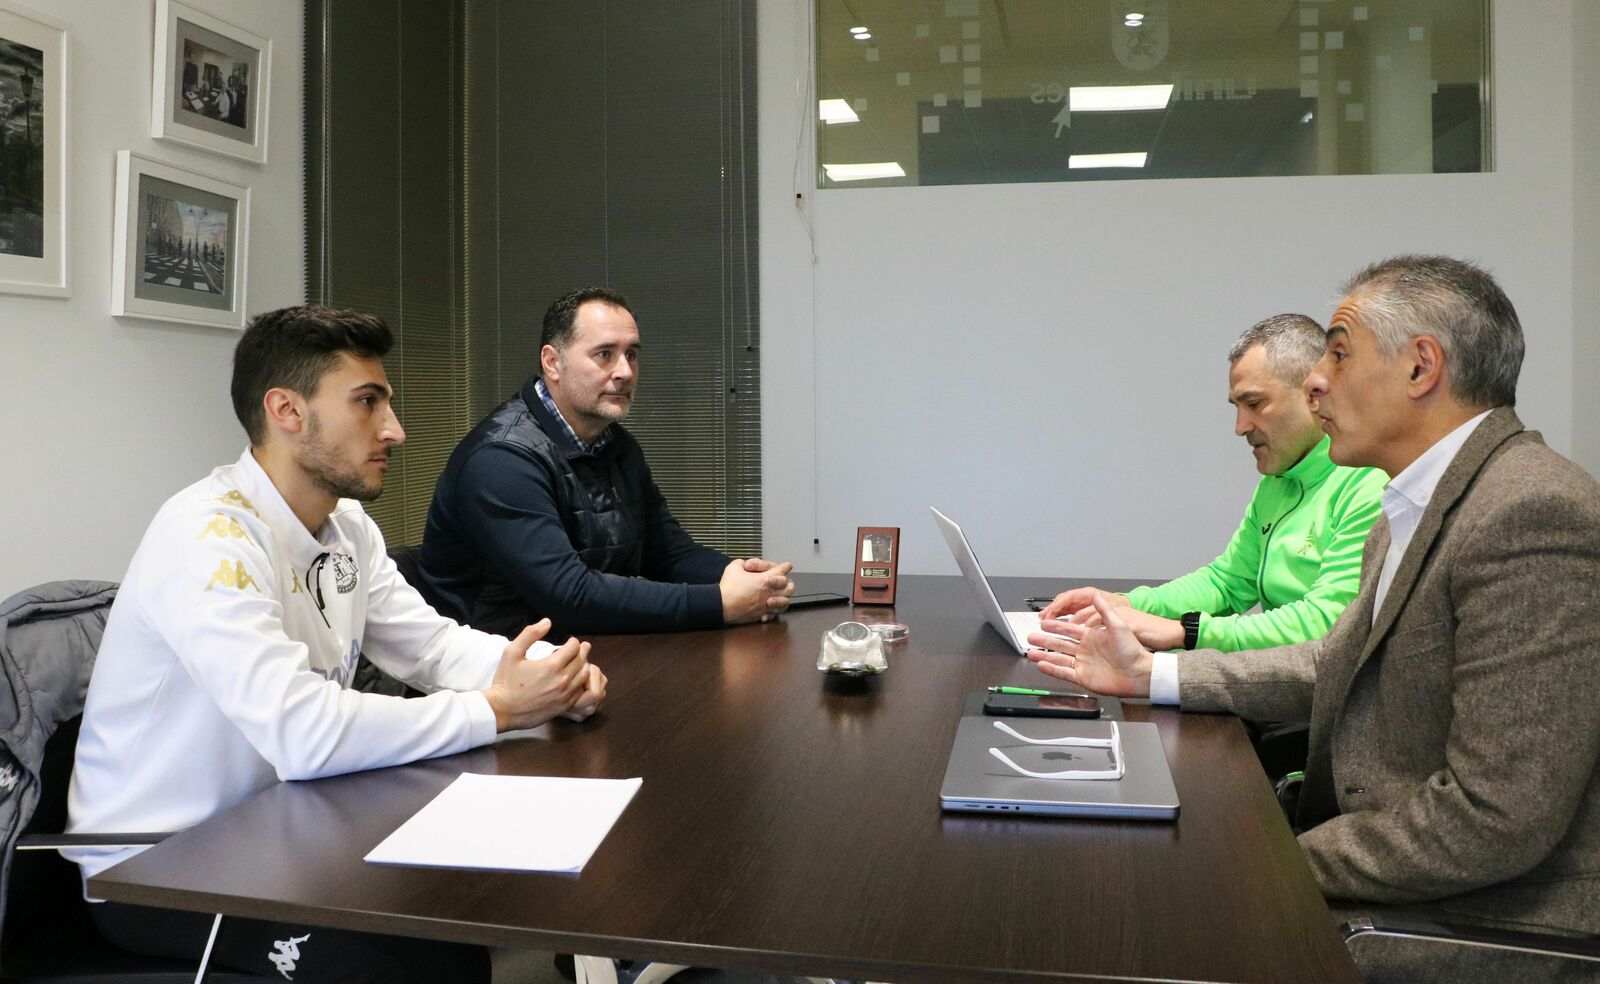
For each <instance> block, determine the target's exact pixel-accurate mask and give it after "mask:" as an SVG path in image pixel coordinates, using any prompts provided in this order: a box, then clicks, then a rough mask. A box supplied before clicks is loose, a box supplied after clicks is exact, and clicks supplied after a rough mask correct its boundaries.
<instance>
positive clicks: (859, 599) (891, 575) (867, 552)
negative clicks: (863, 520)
mask: <svg viewBox="0 0 1600 984" xmlns="http://www.w3.org/2000/svg"><path fill="white" fill-rule="evenodd" d="M899 564H900V527H898V526H858V527H856V587H855V591H854V593H852V594H851V596H850V601H851V602H852V603H853V604H857V605H892V604H894V581H895V572H896V571H897V570H898V569H899Z"/></svg>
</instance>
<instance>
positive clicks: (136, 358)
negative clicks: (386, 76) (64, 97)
mask: <svg viewBox="0 0 1600 984" xmlns="http://www.w3.org/2000/svg"><path fill="white" fill-rule="evenodd" d="M23 2H25V3H27V4H29V5H31V6H32V7H33V8H34V9H36V10H38V11H39V12H41V13H44V14H48V15H49V16H51V17H54V18H56V19H57V20H60V21H64V22H65V23H66V24H67V27H68V38H69V50H68V60H69V64H70V73H71V77H70V80H69V82H70V89H71V92H70V97H69V98H70V107H69V117H68V122H69V131H68V182H69V186H68V189H67V197H68V200H69V202H70V203H71V204H70V207H71V214H70V218H69V223H68V232H67V249H68V251H69V257H70V263H71V276H72V282H71V288H72V296H71V297H70V298H68V299H66V300H47V299H42V298H31V297H20V296H13V295H5V294H0V438H3V440H4V448H3V450H0V455H3V457H0V462H3V464H0V517H4V518H3V520H0V597H3V596H6V595H9V594H11V593H12V592H14V591H17V590H20V589H21V588H24V587H26V586H28V585H30V584H34V583H37V582H39V581H44V580H51V579H55V578H65V577H88V578H104V579H107V580H119V579H120V578H121V577H122V574H123V572H124V570H125V569H126V567H127V564H128V560H129V558H130V557H131V556H132V554H133V550H134V548H135V547H136V546H137V545H138V541H139V537H140V536H141V535H142V533H143V531H144V528H145V526H146V525H147V524H148V523H149V521H150V517H151V516H152V515H154V513H155V510H156V508H157V507H158V506H159V505H160V504H161V503H162V501H164V500H165V499H166V498H167V497H168V496H170V495H171V494H172V493H174V492H176V491H177V490H178V489H180V488H182V487H183V486H185V485H187V484H189V483H190V482H193V481H195V480H196V479H198V478H200V477H202V476H203V475H204V474H205V473H206V472H207V471H209V470H210V469H211V468H212V467H214V466H215V465H217V464H220V463H222V462H225V461H230V460H232V459H233V458H235V457H237V456H238V454H239V452H240V450H241V449H242V448H243V447H244V434H243V432H242V431H241V430H240V428H239V425H238V424H237V422H235V420H234V418H233V412H232V410H231V408H230V404H229V402H228V377H229V372H230V366H231V358H232V354H233V345H234V342H235V341H236V340H237V339H238V334H237V333H236V332H231V331H221V330H216V329H202V328H187V327H182V326H178V325H168V324H161V323H159V322H150V321H139V320H136V319H132V318H128V319H114V318H112V317H111V316H110V315H109V314H107V312H108V311H109V310H110V305H111V300H110V289H111V228H112V201H113V183H114V176H115V173H116V164H115V158H116V152H117V151H118V150H122V149H128V150H133V151H135V152H137V153H140V154H143V155H145V156H147V157H153V158H156V159H158V160H163V161H169V162H171V163H174V164H178V165H180V166H184V167H188V168H191V169H194V170H199V171H201V172H203V173H207V174H212V175H215V176H217V177H219V178H222V179H224V180H227V181H232V182H235V183H239V184H245V185H248V186H250V187H251V189H252V193H253V198H254V200H253V208H252V210H251V216H250V256H249V261H250V269H249V283H248V287H247V291H248V292H247V295H246V306H247V309H248V310H250V311H252V312H255V311H262V310H266V309H269V308H274V307H279V306H281V305H284V304H291V303H296V302H299V301H303V300H304V298H305V278H304V272H303V271H304V257H305V248H304V228H305V223H304V209H303V203H304V194H303V191H302V185H301V161H302V158H303V156H304V155H303V153H302V149H301V148H302V140H301V116H302V113H301V98H302V97H301V88H302V73H301V65H302V54H301V52H302V43H301V36H302V33H303V30H302V24H301V5H300V4H299V3H291V2H274V3H252V2H250V0H207V2H206V3H205V9H206V10H207V11H208V12H211V13H213V14H215V15H217V16H219V17H221V18H223V19H224V20H228V21H231V22H233V23H236V24H239V25H240V26H242V27H245V28H248V29H249V30H251V31H253V32H255V33H256V34H259V35H262V36H264V37H268V38H271V39H272V41H273V52H272V57H273V64H272V73H271V78H272V81H271V86H272V91H271V98H270V122H269V129H268V147H267V151H268V158H267V159H268V164H267V166H266V167H258V166H252V165H249V164H245V163H242V162H237V161H233V160H231V159H229V158H224V157H219V156H216V155H213V154H207V153H204V152H202V151H198V150H191V149H188V148H186V147H182V146H179V145H175V144H170V143H167V142H164V141H158V140H153V139H151V137H150V73H151V60H152V47H153V39H154V24H155V9H154V8H155V5H154V3H153V2H150V0H118V2H116V3H108V2H105V0H23Z"/></svg>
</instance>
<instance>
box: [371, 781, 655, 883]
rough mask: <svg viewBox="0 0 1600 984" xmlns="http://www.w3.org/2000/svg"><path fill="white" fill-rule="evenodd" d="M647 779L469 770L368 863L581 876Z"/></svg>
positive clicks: (376, 850) (388, 839)
mask: <svg viewBox="0 0 1600 984" xmlns="http://www.w3.org/2000/svg"><path fill="white" fill-rule="evenodd" d="M643 782H644V780H643V779H566V778H560V777H556V776H485V775H478V774H475V773H471V772H464V773H462V774H461V775H459V776H457V777H456V781H455V782H452V783H451V784H450V785H449V786H447V787H445V789H444V790H443V791H442V792H440V793H439V795H438V796H435V797H434V798H433V800H432V801H431V802H429V803H428V805H427V806H424V807H423V808H422V809H420V810H418V811H417V813H416V815H415V816H413V817H412V818H411V819H410V820H407V821H406V822H405V823H403V824H401V825H400V827H399V829H397V830H396V831H395V832H394V833H392V834H390V835H389V836H388V837H385V838H384V839H383V843H381V844H379V845H378V846H377V847H375V848H373V849H372V851H371V853H369V854H368V855H367V857H366V860H367V861H370V862H373V863H376V864H415V865H425V866H429V867H443V868H492V869H498V870H504V871H582V870H583V866H584V865H585V864H586V863H588V861H589V858H590V857H591V856H593V854H594V852H595V849H596V848H598V847H599V846H600V842H601V841H602V840H604V839H605V836H606V834H607V833H609V832H610V831H611V825H612V824H614V823H616V822H617V818H618V817H620V816H621V815H622V811H623V810H624V809H626V808H627V806H628V803H629V802H630V801H632V799H633V794H634V793H637V792H638V791H639V786H640V784H641V783H643Z"/></svg>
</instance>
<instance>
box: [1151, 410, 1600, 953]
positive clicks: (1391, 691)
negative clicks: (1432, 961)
mask: <svg viewBox="0 0 1600 984" xmlns="http://www.w3.org/2000/svg"><path fill="white" fill-rule="evenodd" d="M1388 548H1389V524H1388V520H1387V519H1386V518H1383V517H1380V518H1379V519H1378V522H1377V523H1376V524H1375V525H1374V526H1373V527H1372V531H1371V532H1370V533H1369V534H1368V537H1367V544H1366V550H1365V553H1364V554H1363V556H1362V566H1361V588H1360V591H1359V592H1358V593H1357V595H1356V598H1355V601H1353V602H1352V603H1351V604H1350V607H1349V608H1347V609H1345V612H1344V614H1343V615H1342V616H1340V618H1339V620H1338V621H1337V622H1336V623H1335V624H1334V626H1333V628H1332V629H1331V630H1329V632H1328V635H1327V636H1326V637H1324V638H1323V639H1321V640H1318V641H1315V642H1308V643H1300V644H1297V645H1293V646H1283V647H1279V648H1276V649H1264V650H1258V651H1254V652H1239V653H1228V654H1224V653H1219V652H1215V651H1204V650H1197V651H1196V652H1193V653H1190V654H1187V655H1185V656H1183V657H1181V658H1180V660H1179V663H1178V669H1179V691H1180V698H1181V700H1182V702H1183V707H1184V709H1185V710H1221V711H1232V712H1234V713H1237V714H1239V715H1241V716H1243V717H1248V718H1254V719H1257V720H1279V721H1309V722H1310V723H1311V735H1310V760H1309V762H1308V764H1307V768H1306V785H1305V788H1304V791H1303V793H1302V799H1301V810H1300V818H1299V819H1300V823H1299V826H1300V827H1301V828H1302V829H1304V830H1305V833H1303V834H1301V835H1300V846H1301V848H1302V849H1303V850H1304V852H1305V856H1306V860H1307V861H1308V862H1309V864H1310V865H1311V870H1312V872H1313V874H1314V875H1315V877H1316V879H1317V884H1318V885H1319V886H1321V888H1322V891H1323V894H1325V895H1327V896H1329V897H1330V898H1342V899H1352V900H1357V901H1366V902H1378V903H1420V902H1431V903H1433V905H1432V906H1431V908H1433V909H1435V910H1439V909H1443V910H1446V911H1448V912H1456V913H1461V914H1464V915H1469V916H1475V917H1481V918H1488V919H1493V920H1496V921H1501V922H1509V923H1523V924H1528V925H1532V926H1540V927H1555V928H1559V929H1565V930H1568V931H1576V932H1580V933H1597V932H1600V773H1597V770H1596V763H1597V761H1600V486H1597V485H1596V483H1595V481H1594V479H1592V478H1590V477H1589V476H1588V475H1587V474H1585V473H1584V472H1583V471H1582V470H1581V469H1579V468H1578V467H1577V466H1576V465H1574V464H1573V463H1572V462H1570V461H1568V460H1567V459H1565V458H1563V457H1561V456H1560V455H1558V454H1556V453H1555V452H1553V451H1551V450H1550V449H1549V448H1547V447H1546V446H1545V444H1544V442H1543V440H1542V439H1541V438H1540V437H1539V435H1538V434H1536V433H1533V432H1529V431H1525V430H1524V429H1523V427H1522V422H1521V421H1520V420H1518V419H1517V416H1516V414H1515V413H1514V412H1512V410H1511V409H1509V408H1506V407H1502V408H1500V409H1497V410H1495V411H1494V412H1493V413H1491V414H1490V415H1489V416H1488V417H1487V418H1485V419H1484V421H1483V422H1482V423H1481V424H1479V425H1478V428H1477V430H1476V431H1474V432H1473V434H1472V436H1471V437H1470V438H1469V439H1468V440H1467V443H1466V444H1465V446H1463V447H1462V449H1461V451H1460V452H1459V453H1458V454H1457V455H1456V458H1455V460H1454V461H1453V462H1452V463H1451V464H1450V467H1449V469H1448V470H1447V471H1446V472H1445V474H1444V476H1443V478H1442V479H1441V481H1440V483H1439V487H1438V489H1437V490H1436V491H1435V493H1434V496H1433V499H1432V500H1431V501H1430V502H1429V504H1428V506H1427V509H1426V510H1425V511H1424V513H1423V516H1422V519H1421V522H1420V524H1419V526H1418V528H1417V532H1416V535H1415V536H1414V537H1413V538H1412V541H1411V543H1410V545H1409V547H1408V548H1407V550H1406V552H1405V555H1404V556H1403V557H1402V558H1401V560H1400V564H1399V567H1398V568H1397V569H1396V572H1395V576H1394V580H1393V583H1392V584H1391V585H1390V587H1389V593H1388V595H1387V596H1386V598H1385V599H1384V605H1383V609H1382V611H1380V612H1378V615H1377V620H1376V622H1374V620H1373V611H1372V605H1373V594H1374V589H1375V588H1376V586H1377V581H1378V574H1379V570H1380V568H1381V567H1382V565H1383V558H1384V554H1385V552H1386V551H1387V550H1388Z"/></svg>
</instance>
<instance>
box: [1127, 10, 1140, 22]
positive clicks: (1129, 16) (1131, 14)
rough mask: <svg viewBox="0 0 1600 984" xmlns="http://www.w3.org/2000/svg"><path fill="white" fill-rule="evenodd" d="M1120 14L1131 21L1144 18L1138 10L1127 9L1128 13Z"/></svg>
mask: <svg viewBox="0 0 1600 984" xmlns="http://www.w3.org/2000/svg"><path fill="white" fill-rule="evenodd" d="M1122 16H1124V17H1126V18H1127V19H1128V20H1131V21H1142V20H1144V15H1143V14H1141V13H1139V12H1137V11H1129V12H1128V13H1126V14H1123V15H1122Z"/></svg>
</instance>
